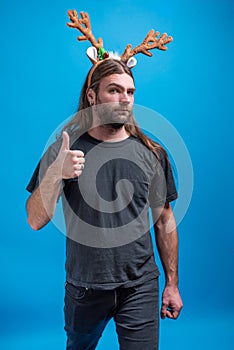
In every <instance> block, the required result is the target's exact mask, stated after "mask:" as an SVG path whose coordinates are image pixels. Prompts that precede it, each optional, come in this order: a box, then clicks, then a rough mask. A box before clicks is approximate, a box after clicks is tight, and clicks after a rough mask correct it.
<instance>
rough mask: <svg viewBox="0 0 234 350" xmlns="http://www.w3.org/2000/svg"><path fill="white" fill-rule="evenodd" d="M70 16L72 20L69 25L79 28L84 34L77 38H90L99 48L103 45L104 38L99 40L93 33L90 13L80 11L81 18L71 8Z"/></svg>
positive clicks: (80, 39)
mask: <svg viewBox="0 0 234 350" xmlns="http://www.w3.org/2000/svg"><path fill="white" fill-rule="evenodd" d="M68 16H69V18H70V20H71V22H72V23H71V22H68V23H67V25H68V27H71V28H77V29H78V30H79V31H80V32H81V33H82V34H83V35H82V36H79V37H78V38H77V39H78V40H79V41H83V40H89V41H90V42H91V44H92V45H93V46H94V47H95V48H96V49H97V50H98V49H99V48H101V47H103V40H102V38H99V39H98V41H97V40H96V39H95V37H94V35H93V33H92V30H91V25H90V18H89V15H88V13H85V12H80V16H81V18H80V19H79V18H78V14H77V12H76V10H69V11H68Z"/></svg>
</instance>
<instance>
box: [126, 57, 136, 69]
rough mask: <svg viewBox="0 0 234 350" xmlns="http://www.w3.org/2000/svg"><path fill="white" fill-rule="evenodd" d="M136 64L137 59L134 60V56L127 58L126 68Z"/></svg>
mask: <svg viewBox="0 0 234 350" xmlns="http://www.w3.org/2000/svg"><path fill="white" fill-rule="evenodd" d="M136 64H137V60H136V58H135V57H131V58H129V60H128V61H127V66H128V68H133V67H135V66H136Z"/></svg>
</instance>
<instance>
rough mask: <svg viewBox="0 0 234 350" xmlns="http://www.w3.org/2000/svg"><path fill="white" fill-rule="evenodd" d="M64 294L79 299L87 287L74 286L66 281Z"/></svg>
mask: <svg viewBox="0 0 234 350" xmlns="http://www.w3.org/2000/svg"><path fill="white" fill-rule="evenodd" d="M65 290H66V294H67V295H68V296H70V297H71V298H73V299H75V300H81V299H83V298H84V297H85V294H86V292H87V291H88V288H85V287H80V286H74V285H73V284H71V283H68V282H66V284H65Z"/></svg>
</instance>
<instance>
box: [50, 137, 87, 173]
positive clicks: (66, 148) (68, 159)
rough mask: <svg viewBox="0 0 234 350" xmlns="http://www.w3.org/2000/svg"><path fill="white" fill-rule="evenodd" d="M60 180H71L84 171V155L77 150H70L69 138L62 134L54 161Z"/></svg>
mask: <svg viewBox="0 0 234 350" xmlns="http://www.w3.org/2000/svg"><path fill="white" fill-rule="evenodd" d="M56 162H57V166H58V167H59V171H60V174H61V177H62V179H71V178H74V177H77V176H80V175H81V174H82V170H83V169H84V163H85V158H84V153H83V152H82V151H79V150H77V151H76V150H75V151H72V150H70V138H69V135H68V133H67V132H66V131H64V132H63V142H62V145H61V148H60V151H59V154H58V157H57V159H56Z"/></svg>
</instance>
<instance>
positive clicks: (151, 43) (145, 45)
mask: <svg viewBox="0 0 234 350" xmlns="http://www.w3.org/2000/svg"><path fill="white" fill-rule="evenodd" d="M158 35H159V32H154V30H153V29H152V30H150V31H149V33H148V34H147V36H146V37H145V39H144V40H143V41H142V43H141V44H140V45H138V46H136V47H135V48H134V49H132V45H130V44H128V45H127V46H126V48H125V51H124V53H123V54H122V56H121V60H122V61H125V62H127V61H128V59H129V58H130V57H132V56H135V55H136V54H138V53H143V54H144V55H147V56H152V53H151V52H149V50H152V49H158V50H164V51H165V50H167V47H166V46H164V45H166V44H168V43H170V42H171V41H172V40H173V39H172V37H171V36H167V34H166V33H164V34H162V35H161V36H160V38H157V36H158Z"/></svg>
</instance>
